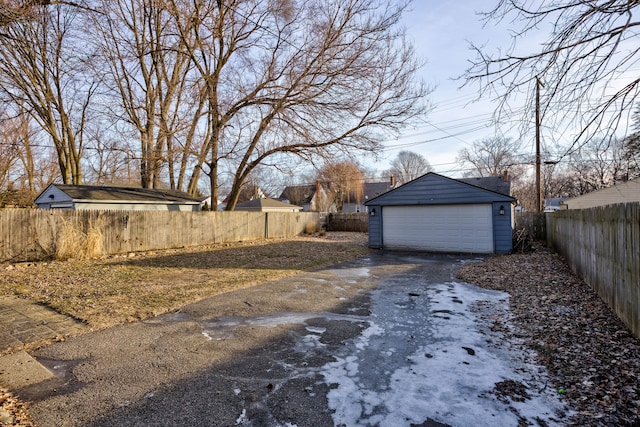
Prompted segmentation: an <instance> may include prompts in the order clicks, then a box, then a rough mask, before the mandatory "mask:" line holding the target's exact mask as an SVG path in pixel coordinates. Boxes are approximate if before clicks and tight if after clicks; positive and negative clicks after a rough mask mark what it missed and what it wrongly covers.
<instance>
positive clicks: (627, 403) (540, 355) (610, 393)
mask: <svg viewBox="0 0 640 427" xmlns="http://www.w3.org/2000/svg"><path fill="white" fill-rule="evenodd" d="M457 277H458V278H459V279H461V280H464V281H466V282H469V283H473V284H476V285H478V286H481V287H484V288H488V289H494V290H500V291H504V292H507V293H509V294H510V309H511V310H510V311H511V313H510V314H511V316H512V317H511V318H510V321H511V322H512V323H513V324H514V326H515V327H514V328H511V329H509V328H504V327H503V326H502V325H503V320H504V319H495V322H496V325H495V326H496V327H500V328H501V329H502V330H503V331H505V333H509V334H514V335H517V337H518V338H520V339H521V340H523V341H524V343H525V344H526V345H527V346H529V347H530V348H531V349H533V350H535V351H536V353H537V359H538V362H539V363H541V364H542V365H544V366H546V367H547V369H548V371H549V375H550V380H551V382H552V386H553V387H554V388H555V389H556V390H557V392H558V393H559V394H561V395H562V396H563V397H564V398H565V399H566V400H567V404H568V405H569V407H570V408H571V409H572V410H573V411H574V413H575V415H574V416H573V417H572V418H571V421H570V423H568V424H567V425H569V426H640V340H638V339H637V338H635V337H634V336H633V335H632V334H631V333H630V332H629V330H628V329H627V328H626V327H625V325H624V324H623V323H622V322H621V321H620V320H619V319H618V318H617V317H616V316H615V314H613V312H612V311H611V310H610V309H609V307H608V306H607V305H606V304H605V303H604V302H603V301H602V300H601V299H600V298H599V297H598V296H597V295H596V294H595V292H593V291H592V290H591V289H590V288H589V286H588V285H586V284H585V283H584V282H583V281H582V280H580V279H578V278H577V277H576V276H575V275H574V274H573V273H572V272H571V271H570V269H569V268H568V267H567V265H566V263H565V262H564V261H563V259H562V258H561V257H560V256H559V255H557V254H555V253H553V252H551V251H550V250H548V249H547V248H545V247H543V246H540V245H535V246H534V249H533V250H532V251H530V252H527V253H518V254H512V255H504V256H496V257H491V258H489V259H487V260H486V261H485V262H482V263H474V264H467V265H465V266H464V267H462V268H461V269H460V270H459V271H458V273H457ZM507 386H508V384H504V387H507ZM507 388H508V387H507ZM521 395H522V396H523V398H526V392H522V393H521ZM0 403H1V406H0V426H10V425H14V426H32V423H31V422H30V421H29V418H28V411H27V408H26V407H25V405H24V404H23V403H22V402H20V401H19V400H18V399H16V398H15V396H13V395H11V393H9V392H7V391H6V390H0Z"/></svg>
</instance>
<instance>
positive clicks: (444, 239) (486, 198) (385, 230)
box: [365, 172, 516, 253]
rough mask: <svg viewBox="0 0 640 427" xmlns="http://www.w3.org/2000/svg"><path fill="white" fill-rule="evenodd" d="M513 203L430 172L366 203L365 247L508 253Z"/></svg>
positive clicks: (485, 190)
mask: <svg viewBox="0 0 640 427" xmlns="http://www.w3.org/2000/svg"><path fill="white" fill-rule="evenodd" d="M515 201H516V200H515V199H514V198H513V197H511V196H509V195H507V194H502V193H499V192H496V191H491V190H487V189H485V188H481V187H479V186H476V185H472V184H469V183H468V182H464V181H462V180H456V179H452V178H448V177H445V176H442V175H438V174H436V173H433V172H429V173H427V174H426V175H423V176H421V177H419V178H417V179H415V180H413V181H410V182H408V183H406V184H404V185H402V186H400V187H398V188H395V189H393V190H391V191H389V192H387V193H384V194H382V195H381V196H378V197H376V198H374V199H372V200H369V201H367V202H366V203H365V204H366V206H367V208H368V210H369V247H371V248H382V249H392V250H393V249H395V250H420V251H432V252H456V253H457V252H463V253H509V252H511V249H512V215H511V206H512V204H514V203H515Z"/></svg>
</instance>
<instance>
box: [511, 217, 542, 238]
mask: <svg viewBox="0 0 640 427" xmlns="http://www.w3.org/2000/svg"><path fill="white" fill-rule="evenodd" d="M546 215H547V214H545V213H544V212H517V213H516V215H515V227H516V229H525V230H527V233H529V235H530V236H531V237H533V238H534V239H536V240H542V241H545V240H547V223H546Z"/></svg>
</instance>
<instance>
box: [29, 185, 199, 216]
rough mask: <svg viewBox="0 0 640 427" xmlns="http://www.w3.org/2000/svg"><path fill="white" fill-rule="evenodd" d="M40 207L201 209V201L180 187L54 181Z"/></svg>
mask: <svg viewBox="0 0 640 427" xmlns="http://www.w3.org/2000/svg"><path fill="white" fill-rule="evenodd" d="M35 204H36V205H37V206H38V208H40V209H73V210H86V209H93V210H126V211H199V210H200V200H199V199H196V198H194V197H191V196H190V195H189V194H188V193H185V192H182V191H177V190H159V189H151V188H136V187H109V186H97V185H68V184H50V185H49V186H48V187H47V188H46V189H45V190H44V191H43V192H42V193H40V195H39V196H38V197H37V198H36V200H35Z"/></svg>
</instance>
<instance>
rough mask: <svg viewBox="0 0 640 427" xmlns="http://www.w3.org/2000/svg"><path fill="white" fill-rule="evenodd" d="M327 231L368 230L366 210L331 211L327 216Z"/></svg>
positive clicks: (364, 231) (363, 231)
mask: <svg viewBox="0 0 640 427" xmlns="http://www.w3.org/2000/svg"><path fill="white" fill-rule="evenodd" d="M327 231H358V232H362V233H366V232H367V231H369V214H367V213H366V212H354V213H331V214H329V217H328V218H327Z"/></svg>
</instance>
